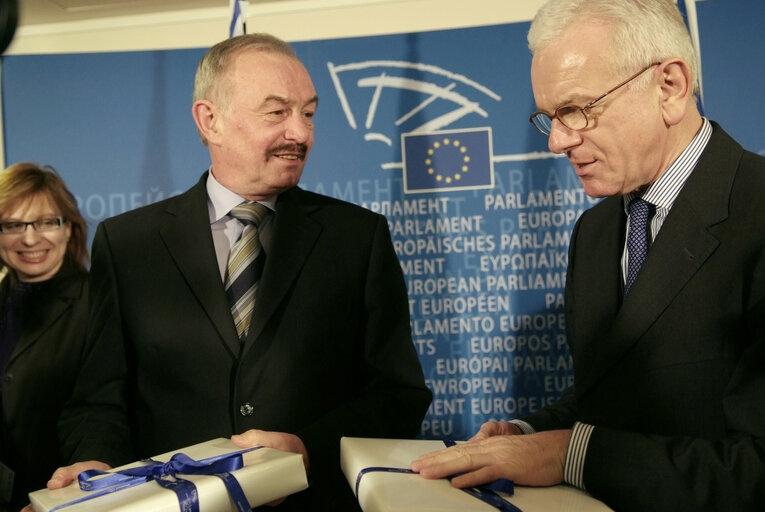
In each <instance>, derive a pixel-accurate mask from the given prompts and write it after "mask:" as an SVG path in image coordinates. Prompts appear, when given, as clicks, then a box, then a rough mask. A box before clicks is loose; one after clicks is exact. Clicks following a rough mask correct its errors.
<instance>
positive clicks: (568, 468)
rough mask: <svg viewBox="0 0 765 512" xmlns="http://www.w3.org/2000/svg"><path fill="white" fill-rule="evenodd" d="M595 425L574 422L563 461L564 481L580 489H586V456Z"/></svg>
mask: <svg viewBox="0 0 765 512" xmlns="http://www.w3.org/2000/svg"><path fill="white" fill-rule="evenodd" d="M594 428H595V427H594V426H593V425H586V424H584V423H579V422H576V423H574V428H573V430H572V431H571V439H569V442H568V449H567V450H566V460H565V462H564V463H563V481H564V482H566V483H567V484H571V485H573V486H574V487H578V488H579V489H584V488H585V487H584V458H585V456H586V455H587V445H588V444H589V442H590V436H591V435H592V431H593V429H594Z"/></svg>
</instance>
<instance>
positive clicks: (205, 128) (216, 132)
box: [191, 100, 221, 145]
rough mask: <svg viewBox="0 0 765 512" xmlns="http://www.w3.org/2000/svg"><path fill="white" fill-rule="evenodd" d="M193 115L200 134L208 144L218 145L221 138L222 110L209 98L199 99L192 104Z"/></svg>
mask: <svg viewBox="0 0 765 512" xmlns="http://www.w3.org/2000/svg"><path fill="white" fill-rule="evenodd" d="M191 115H192V117H193V118H194V122H195V123H196V125H197V130H199V135H200V136H201V137H202V139H203V140H205V141H207V143H208V144H213V145H216V144H217V143H218V141H219V140H220V135H221V134H220V123H219V121H220V111H219V110H218V108H217V107H216V105H215V104H214V103H213V102H211V101H209V100H197V101H196V102H194V104H193V105H192V106H191Z"/></svg>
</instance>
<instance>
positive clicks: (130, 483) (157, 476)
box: [49, 446, 262, 512]
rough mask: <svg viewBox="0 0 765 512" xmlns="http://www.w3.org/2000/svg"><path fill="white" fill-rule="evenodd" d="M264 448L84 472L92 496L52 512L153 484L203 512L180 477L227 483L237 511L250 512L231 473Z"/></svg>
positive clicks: (83, 484) (192, 511) (187, 508)
mask: <svg viewBox="0 0 765 512" xmlns="http://www.w3.org/2000/svg"><path fill="white" fill-rule="evenodd" d="M260 448H262V446H256V447H254V448H248V449H246V450H240V451H237V452H232V453H226V454H223V455H217V456H215V457H209V458H207V459H202V460H198V461H197V460H194V459H192V458H190V457H189V456H187V455H185V454H183V453H176V454H175V455H173V456H172V458H171V459H170V460H169V461H167V462H158V461H155V460H153V459H144V460H143V461H142V462H146V463H148V464H147V465H146V466H140V467H135V468H129V469H123V470H120V471H116V472H105V471H99V470H96V469H92V470H88V471H83V472H82V473H80V474H79V475H78V477H77V480H78V481H79V484H80V489H82V490H83V491H88V492H89V494H87V495H85V496H83V497H81V498H79V499H76V500H73V501H70V502H68V503H63V504H61V505H58V506H56V507H53V508H52V509H50V511H49V512H55V511H57V510H60V509H62V508H66V507H70V506H72V505H76V504H77V503H82V502H84V501H88V500H92V499H95V498H98V497H101V496H105V495H107V494H111V493H114V492H118V491H121V490H123V489H127V488H129V487H134V486H136V485H140V484H143V483H146V482H150V481H152V480H153V481H155V482H157V483H158V484H159V485H160V486H162V487H164V488H165V489H170V490H171V491H173V492H175V494H176V496H177V497H178V504H179V505H180V510H181V511H182V512H199V499H198V496H197V488H196V486H195V485H194V483H193V482H191V481H189V480H184V479H182V478H178V476H177V475H178V474H185V475H211V476H217V477H218V478H220V479H221V480H223V483H224V485H225V486H226V490H227V491H228V493H229V496H230V497H231V499H232V500H233V501H234V504H235V505H236V508H237V510H238V511H239V512H249V511H250V510H251V509H250V504H249V503H248V501H247V497H246V496H245V495H244V491H243V490H242V486H241V485H239V482H238V481H237V480H236V478H234V476H233V475H232V474H231V472H232V471H236V470H237V469H241V468H242V467H243V466H244V462H243V461H242V454H243V453H247V452H250V451H253V450H258V449H260ZM102 475H104V476H102ZM96 477H102V478H96Z"/></svg>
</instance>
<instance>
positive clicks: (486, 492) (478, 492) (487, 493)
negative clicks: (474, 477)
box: [356, 439, 523, 512]
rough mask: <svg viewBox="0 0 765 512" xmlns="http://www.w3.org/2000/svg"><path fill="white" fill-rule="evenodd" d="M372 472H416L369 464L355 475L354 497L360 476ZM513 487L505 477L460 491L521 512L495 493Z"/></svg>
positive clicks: (505, 509) (448, 442)
mask: <svg viewBox="0 0 765 512" xmlns="http://www.w3.org/2000/svg"><path fill="white" fill-rule="evenodd" d="M444 444H445V445H446V446H447V448H448V447H450V446H454V445H455V444H456V443H455V442H454V441H452V440H450V439H447V440H445V441H444ZM374 472H386V473H405V474H416V473H415V472H414V471H412V470H411V469H407V468H391V467H385V466H370V467H368V468H364V469H362V470H361V471H359V474H358V476H357V477H356V499H358V497H359V484H361V477H362V476H364V475H366V474H367V473H374ZM455 476H457V475H452V476H450V477H447V478H448V479H449V480H451V479H452V478H454V477H455ZM514 487H515V486H514V485H513V481H512V480H509V479H507V478H500V479H499V480H496V481H494V482H491V483H488V484H484V485H481V486H479V487H469V488H465V489H462V491H464V492H466V493H468V494H469V495H471V496H473V497H474V498H478V499H479V500H481V501H483V502H484V503H488V504H489V505H491V506H493V507H494V508H496V509H498V510H501V511H502V512H523V511H522V510H521V509H519V508H518V507H516V506H515V505H513V504H512V503H510V502H509V501H507V500H506V499H504V498H503V497H502V496H500V495H499V494H497V493H498V492H504V493H507V494H509V495H511V496H512V494H513V492H514Z"/></svg>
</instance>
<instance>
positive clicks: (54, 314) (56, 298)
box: [9, 279, 86, 364]
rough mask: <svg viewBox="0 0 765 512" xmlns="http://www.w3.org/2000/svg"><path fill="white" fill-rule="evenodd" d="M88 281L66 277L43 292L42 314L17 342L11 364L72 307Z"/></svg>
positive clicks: (40, 312)
mask: <svg viewBox="0 0 765 512" xmlns="http://www.w3.org/2000/svg"><path fill="white" fill-rule="evenodd" d="M85 283H86V281H84V280H81V281H71V280H69V279H64V280H61V281H58V282H56V283H52V285H53V286H52V287H51V288H49V289H47V290H45V291H44V292H43V293H45V294H46V297H45V298H44V299H43V300H42V306H41V307H40V308H39V314H40V315H41V316H40V317H39V319H38V321H36V322H35V323H34V325H30V326H29V327H28V328H25V329H24V332H23V334H22V336H21V338H20V339H19V341H18V343H17V344H16V348H15V349H14V350H13V352H12V354H11V359H10V360H9V364H10V362H11V361H13V360H14V359H15V358H16V357H17V356H18V355H19V354H21V353H22V352H24V351H25V350H26V349H27V348H29V347H30V346H32V345H33V344H34V343H35V342H37V340H38V339H39V338H40V336H42V335H43V334H44V333H45V332H46V331H47V330H48V329H49V328H50V326H51V325H53V323H54V322H55V321H56V320H57V319H58V318H59V317H60V316H61V315H62V314H64V312H66V311H67V310H68V309H69V308H70V307H72V300H75V299H77V298H79V297H80V296H81V295H82V293H83V287H84V286H85Z"/></svg>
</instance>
